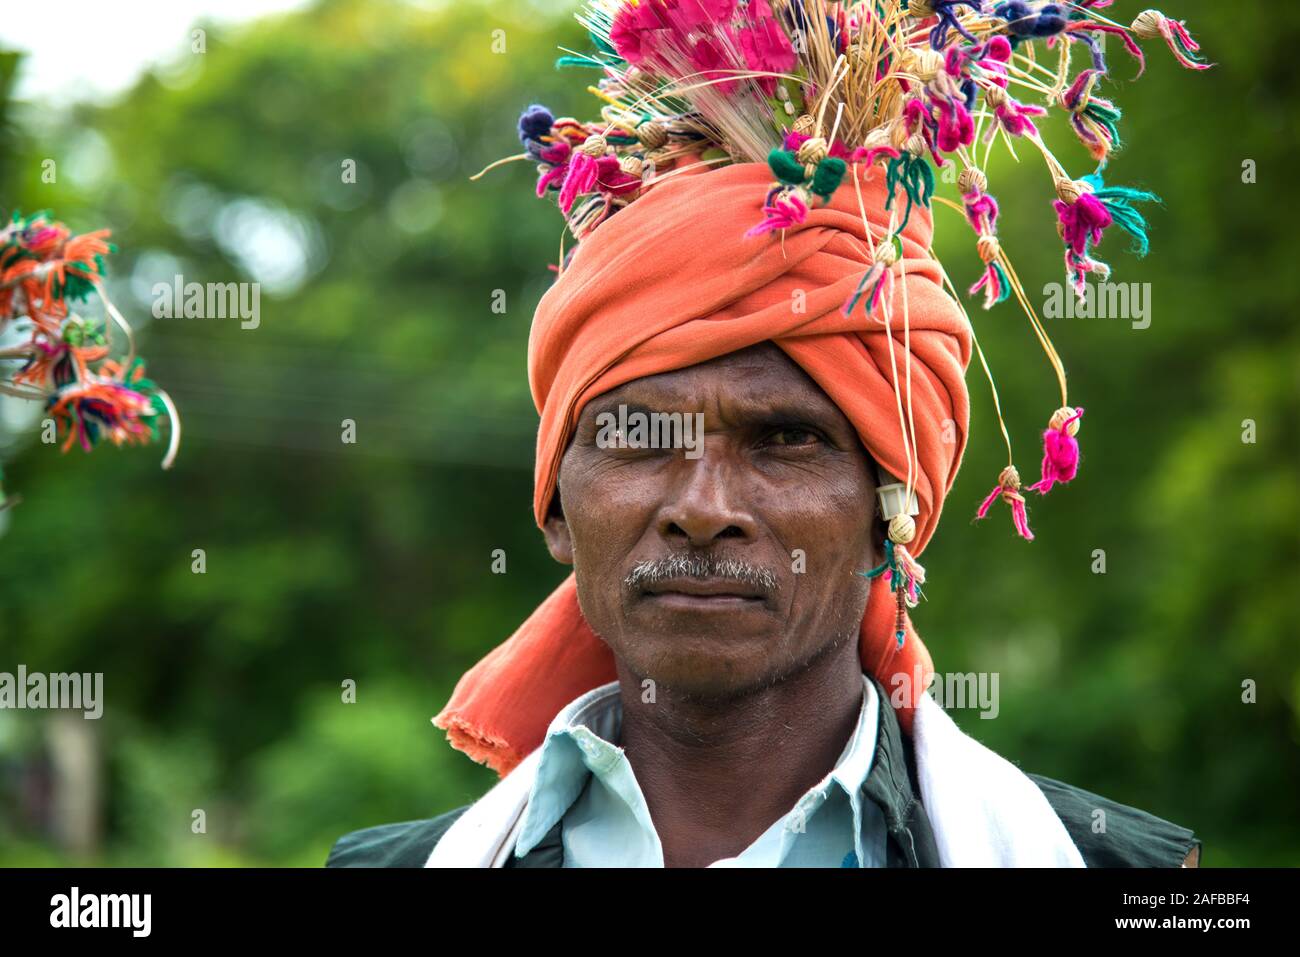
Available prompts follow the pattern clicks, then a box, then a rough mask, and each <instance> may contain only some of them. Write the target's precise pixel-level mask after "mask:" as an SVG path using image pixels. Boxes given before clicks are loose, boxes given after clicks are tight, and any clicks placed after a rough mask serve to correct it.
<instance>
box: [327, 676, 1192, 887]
mask: <svg viewBox="0 0 1300 957" xmlns="http://www.w3.org/2000/svg"><path fill="white" fill-rule="evenodd" d="M872 680H873V681H875V679H874V678H873V679H872ZM876 692H877V697H878V700H879V702H880V723H879V734H878V735H877V738H876V753H875V756H874V757H873V759H872V764H871V771H870V772H869V773H868V775H867V780H866V782H865V783H864V784H863V786H862V787H863V793H864V794H865V795H866V796H867V797H869V798H870V799H871V800H872V801H874V802H875V803H876V804H877V805H879V807H880V809H881V811H882V812H884V816H885V824H886V827H887V828H888V839H887V843H886V863H887V866H889V867H938V866H939V852H938V849H937V847H936V846H935V842H934V832H933V831H932V830H931V828H930V819H929V817H928V816H927V815H926V813H925V808H923V807H922V806H921V801H920V799H919V797H918V796H917V795H918V794H919V792H920V787H919V785H918V784H917V780H916V760H915V757H914V756H913V754H912V742H911V739H909V738H908V737H907V736H906V735H904V734H903V733H902V732H901V731H900V729H899V726H898V719H897V717H896V716H895V715H894V709H893V708H892V707H890V706H889V703H888V701H889V699H888V696H887V695H886V693H885V691H884V689H883V688H882V687H881V686H880V683H879V682H876ZM1028 777H1029V779H1030V780H1032V781H1033V782H1034V783H1035V784H1037V785H1038V787H1039V788H1040V789H1042V792H1043V795H1044V796H1045V797H1046V798H1047V801H1048V803H1049V804H1051V806H1052V809H1053V810H1054V811H1055V812H1056V814H1057V816H1058V817H1060V819H1061V822H1062V823H1063V824H1064V825H1065V829H1066V831H1067V832H1069V835H1070V839H1071V840H1073V841H1074V844H1075V846H1076V847H1078V849H1079V853H1080V854H1081V855H1083V860H1084V863H1085V864H1087V865H1088V866H1089V867H1180V866H1182V864H1183V863H1184V861H1185V860H1186V859H1187V858H1188V855H1189V854H1191V853H1192V851H1193V850H1195V851H1196V854H1195V855H1194V857H1193V862H1196V861H1197V860H1198V859H1199V854H1200V846H1201V842H1200V840H1199V839H1198V838H1197V837H1196V836H1195V835H1194V834H1193V833H1192V832H1191V831H1189V830H1188V829H1187V828H1185V827H1179V826H1178V825H1177V824H1172V823H1170V822H1169V821H1165V820H1162V819H1161V818H1158V817H1155V816H1153V815H1151V814H1147V813H1146V812H1145V811H1139V810H1138V809H1137V808H1133V807H1129V806H1127V805H1124V804H1117V803H1116V802H1114V801H1110V800H1107V799H1106V798H1104V797H1101V796H1099V795H1096V794H1093V793H1091V792H1089V791H1084V790H1083V789H1081V788H1076V787H1073V786H1071V785H1069V784H1062V783H1061V782H1060V781H1054V780H1052V779H1051V778H1046V777H1043V776H1042V775H1039V774H1030V775H1028ZM469 807H470V805H468V804H466V805H465V806H464V807H458V808H456V809H455V810H454V811H448V812H447V813H446V814H441V815H439V816H438V817H434V818H429V819H427V820H423V821H405V822H402V823H400V824H384V825H381V826H380V827H371V828H366V829H365V830H362V831H354V832H353V833H351V834H346V835H344V836H343V837H341V838H339V840H338V842H337V843H336V844H335V845H334V847H333V849H332V850H331V851H330V854H329V858H328V859H327V860H326V861H325V866H326V867H423V866H424V862H425V861H426V860H427V859H428V857H429V854H430V853H431V852H432V851H433V847H434V845H435V844H437V843H438V841H439V840H441V838H442V835H443V834H445V833H446V831H447V829H448V828H449V827H451V825H452V824H454V823H455V821H456V819H457V818H458V817H460V816H461V814H463V813H464V812H465V811H466V810H468V809H469ZM1098 810H1101V811H1104V812H1105V817H1104V820H1105V822H1106V829H1105V832H1104V833H1097V832H1095V831H1094V829H1093V826H1092V825H1093V820H1094V816H1095V813H1096V811H1098ZM563 823H564V822H563V821H562V820H561V821H560V822H557V823H556V825H555V826H554V827H553V828H551V830H550V832H549V833H548V834H547V835H546V836H545V837H544V838H542V840H541V842H540V843H539V844H538V845H537V846H536V847H535V848H533V849H532V850H531V851H529V852H528V854H526V855H525V856H524V857H522V858H515V857H513V856H512V857H511V858H510V859H509V861H508V862H507V864H506V866H507V867H560V866H562V864H563V860H564V848H563V844H562V842H561V839H560V828H561V826H562V825H563Z"/></svg>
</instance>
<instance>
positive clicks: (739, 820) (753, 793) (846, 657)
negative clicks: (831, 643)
mask: <svg viewBox="0 0 1300 957" xmlns="http://www.w3.org/2000/svg"><path fill="white" fill-rule="evenodd" d="M618 674H619V683H620V686H621V698H622V702H623V724H622V735H621V745H622V747H623V748H624V750H625V751H626V753H627V758H628V761H629V762H630V763H631V765H632V770H633V772H634V773H635V774H636V779H637V782H638V784H640V786H641V791H642V793H643V794H644V795H645V798H646V803H647V805H648V806H649V809H650V816H651V818H652V820H653V821H654V825H655V830H656V831H657V832H658V834H659V839H660V841H661V843H662V845H663V850H664V865H665V866H666V867H703V866H706V865H708V864H711V863H713V862H714V861H716V860H718V859H720V858H724V857H734V856H735V855H737V854H739V853H740V852H741V851H743V850H744V849H745V848H746V847H748V846H749V845H750V844H751V843H753V841H754V840H755V839H756V838H757V837H758V836H759V835H760V834H762V833H763V832H764V831H765V830H767V829H768V828H769V827H770V826H771V825H772V823H773V822H774V821H776V820H777V819H779V818H780V817H781V816H783V815H784V814H786V813H788V812H789V811H790V809H791V808H792V807H793V806H794V804H795V802H796V801H798V800H799V798H800V797H801V796H802V795H803V794H804V793H805V792H806V791H808V790H809V789H810V788H812V787H813V786H814V785H816V784H817V782H819V781H820V780H821V779H822V778H824V777H825V776H826V775H827V773H829V772H830V771H831V769H832V768H833V767H834V766H835V762H836V759H837V758H838V757H839V756H840V754H841V753H842V752H843V750H844V747H845V745H846V744H847V743H848V741H849V738H850V737H851V736H852V734H853V731H854V728H855V727H856V725H857V720H858V715H859V713H860V711H861V708H862V688H863V686H862V665H861V663H860V660H859V658H858V645H857V642H856V641H852V640H850V641H846V642H844V643H842V644H841V645H839V646H838V647H836V648H834V649H832V650H831V651H830V652H828V653H827V654H824V655H822V656H821V657H820V658H818V659H817V660H816V661H814V662H812V663H811V664H810V665H808V666H807V667H806V668H804V669H803V670H801V671H800V672H798V673H797V674H794V675H791V676H790V677H788V678H786V679H784V680H782V681H779V682H777V683H776V684H773V685H770V686H767V687H763V688H760V689H758V690H755V691H753V692H751V693H749V694H747V695H743V696H740V697H736V698H732V699H729V700H726V701H723V702H719V701H699V700H687V701H683V700H681V699H680V698H677V697H675V696H674V695H673V694H672V692H671V690H669V689H664V688H662V687H660V688H659V689H658V690H657V694H656V700H655V701H654V702H653V703H647V702H644V701H642V690H641V681H640V679H639V678H637V677H636V676H634V675H632V674H631V673H629V672H627V671H626V670H625V669H624V668H623V666H622V664H621V663H619V666H618Z"/></svg>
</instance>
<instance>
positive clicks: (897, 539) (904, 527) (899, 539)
mask: <svg viewBox="0 0 1300 957" xmlns="http://www.w3.org/2000/svg"><path fill="white" fill-rule="evenodd" d="M914 538H916V522H915V521H913V520H912V516H911V515H895V516H894V517H893V518H891V519H890V520H889V540H890V541H891V542H893V543H894V544H896V545H907V544H909V543H910V542H911V541H912V539H914Z"/></svg>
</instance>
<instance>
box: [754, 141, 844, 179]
mask: <svg viewBox="0 0 1300 957" xmlns="http://www.w3.org/2000/svg"><path fill="white" fill-rule="evenodd" d="M767 165H768V166H769V167H770V168H771V170H772V175H773V176H775V177H776V178H777V179H779V180H780V181H781V182H783V183H788V184H790V185H791V186H799V185H802V183H803V181H804V180H805V179H807V178H808V177H807V174H806V173H805V172H804V168H803V163H800V162H799V158H798V157H797V156H795V155H794V154H793V153H789V152H787V151H785V150H782V149H774V150H772V152H770V153H768V154H767ZM841 175H842V174H841Z"/></svg>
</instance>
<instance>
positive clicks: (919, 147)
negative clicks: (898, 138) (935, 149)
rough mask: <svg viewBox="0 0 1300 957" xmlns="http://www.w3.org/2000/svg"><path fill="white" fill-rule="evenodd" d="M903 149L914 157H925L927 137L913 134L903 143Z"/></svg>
mask: <svg viewBox="0 0 1300 957" xmlns="http://www.w3.org/2000/svg"><path fill="white" fill-rule="evenodd" d="M903 148H904V149H905V150H907V151H908V152H909V153H911V154H912V155H913V156H924V155H925V151H926V149H927V147H926V145H925V137H924V136H922V135H921V134H920V133H913V134H912V135H911V136H909V137H908V138H907V139H906V140H905V141H904V142H903Z"/></svg>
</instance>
